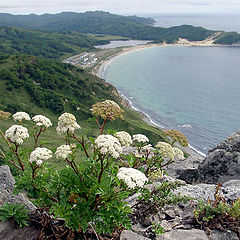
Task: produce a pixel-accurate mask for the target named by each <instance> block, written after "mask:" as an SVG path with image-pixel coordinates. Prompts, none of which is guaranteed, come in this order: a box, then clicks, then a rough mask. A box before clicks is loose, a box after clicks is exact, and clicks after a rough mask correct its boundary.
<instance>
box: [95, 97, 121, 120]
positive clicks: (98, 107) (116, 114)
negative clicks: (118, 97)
mask: <svg viewBox="0 0 240 240" xmlns="http://www.w3.org/2000/svg"><path fill="white" fill-rule="evenodd" d="M91 111H92V114H93V115H95V116H99V117H100V118H102V119H105V120H111V121H113V120H115V119H117V118H121V119H123V118H124V117H123V113H124V110H122V109H121V108H120V107H119V105H118V104H117V103H115V102H114V101H112V100H106V101H104V102H97V103H95V104H93V105H92V109H91Z"/></svg>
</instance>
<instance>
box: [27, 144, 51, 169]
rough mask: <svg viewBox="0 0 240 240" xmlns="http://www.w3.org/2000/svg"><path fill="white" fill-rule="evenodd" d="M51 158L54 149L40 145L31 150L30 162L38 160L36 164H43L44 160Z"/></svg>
mask: <svg viewBox="0 0 240 240" xmlns="http://www.w3.org/2000/svg"><path fill="white" fill-rule="evenodd" d="M49 158H52V151H51V150H49V149H47V148H40V147H38V148H36V149H35V150H34V151H32V152H31V154H30V159H29V162H30V163H33V162H36V165H38V166H41V165H42V163H43V161H45V160H48V159H49Z"/></svg>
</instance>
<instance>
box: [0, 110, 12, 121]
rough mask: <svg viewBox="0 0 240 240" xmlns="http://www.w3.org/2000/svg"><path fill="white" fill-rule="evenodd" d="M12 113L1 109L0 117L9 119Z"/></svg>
mask: <svg viewBox="0 0 240 240" xmlns="http://www.w3.org/2000/svg"><path fill="white" fill-rule="evenodd" d="M11 115H12V114H11V113H9V112H4V111H1V110H0V119H2V120H7V119H8V118H9V117H10V116H11Z"/></svg>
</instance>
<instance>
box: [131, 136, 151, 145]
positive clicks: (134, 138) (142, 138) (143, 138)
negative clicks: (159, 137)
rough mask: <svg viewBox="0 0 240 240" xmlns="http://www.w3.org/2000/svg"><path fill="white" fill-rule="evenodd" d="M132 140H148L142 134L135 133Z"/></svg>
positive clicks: (143, 141)
mask: <svg viewBox="0 0 240 240" xmlns="http://www.w3.org/2000/svg"><path fill="white" fill-rule="evenodd" d="M133 141H136V142H139V143H146V142H149V139H148V138H147V137H146V136H145V135H143V134H136V135H133Z"/></svg>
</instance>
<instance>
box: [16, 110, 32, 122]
mask: <svg viewBox="0 0 240 240" xmlns="http://www.w3.org/2000/svg"><path fill="white" fill-rule="evenodd" d="M12 117H13V120H14V121H15V122H16V121H19V122H21V121H22V120H27V121H30V120H31V118H30V116H29V115H28V114H27V113H26V112H16V113H15V114H13V115H12Z"/></svg>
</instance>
